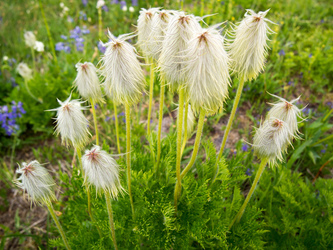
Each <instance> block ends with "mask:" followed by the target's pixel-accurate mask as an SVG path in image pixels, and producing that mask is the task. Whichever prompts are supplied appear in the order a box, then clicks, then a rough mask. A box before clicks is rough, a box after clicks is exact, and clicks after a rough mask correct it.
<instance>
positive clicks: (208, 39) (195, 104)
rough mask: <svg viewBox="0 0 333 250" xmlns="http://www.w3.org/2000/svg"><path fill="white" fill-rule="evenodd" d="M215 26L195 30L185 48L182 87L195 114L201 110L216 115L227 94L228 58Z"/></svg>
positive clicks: (222, 39) (228, 82)
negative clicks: (183, 83)
mask: <svg viewBox="0 0 333 250" xmlns="http://www.w3.org/2000/svg"><path fill="white" fill-rule="evenodd" d="M218 26H219V25H215V26H212V27H209V28H208V29H201V30H200V31H199V32H197V33H196V34H195V36H194V38H193V39H191V40H190V41H189V43H188V48H187V50H186V51H185V55H184V75H185V76H186V84H185V89H186V93H187V95H188V98H189V100H190V102H191V105H192V108H193V111H194V113H199V112H200V110H201V109H204V110H205V111H206V112H207V114H208V115H212V114H215V113H216V112H217V111H218V110H219V109H220V108H222V107H223V102H224V100H225V98H226V97H227V96H228V86H230V76H229V70H228V68H229V67H228V66H229V65H228V61H229V59H228V54H227V52H226V51H225V50H224V44H223V43H224V38H223V37H222V35H221V34H220V33H219V31H218V30H217V29H216V28H217V27H218Z"/></svg>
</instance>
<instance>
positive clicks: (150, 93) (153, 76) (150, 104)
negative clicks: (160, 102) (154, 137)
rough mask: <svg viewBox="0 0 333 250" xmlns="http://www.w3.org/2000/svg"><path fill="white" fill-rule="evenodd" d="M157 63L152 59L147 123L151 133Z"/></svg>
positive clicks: (148, 130)
mask: <svg viewBox="0 0 333 250" xmlns="http://www.w3.org/2000/svg"><path fill="white" fill-rule="evenodd" d="M154 71H155V65H154V61H153V59H152V62H151V66H150V85H149V107H148V124H147V132H148V135H149V134H150V119H151V109H152V105H153V92H154V78H155V72H154Z"/></svg>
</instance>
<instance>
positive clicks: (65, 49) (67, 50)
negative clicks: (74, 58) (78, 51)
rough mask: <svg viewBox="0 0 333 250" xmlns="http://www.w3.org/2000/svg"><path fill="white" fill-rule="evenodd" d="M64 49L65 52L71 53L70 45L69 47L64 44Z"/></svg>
mask: <svg viewBox="0 0 333 250" xmlns="http://www.w3.org/2000/svg"><path fill="white" fill-rule="evenodd" d="M64 51H65V52H66V53H68V54H69V53H71V47H69V46H68V45H67V46H65V47H64Z"/></svg>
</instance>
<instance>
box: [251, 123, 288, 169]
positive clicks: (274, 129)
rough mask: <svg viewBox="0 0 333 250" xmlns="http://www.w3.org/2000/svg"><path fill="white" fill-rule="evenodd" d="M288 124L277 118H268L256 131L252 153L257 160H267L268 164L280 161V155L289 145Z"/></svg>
mask: <svg viewBox="0 0 333 250" xmlns="http://www.w3.org/2000/svg"><path fill="white" fill-rule="evenodd" d="M291 136H292V134H291V133H290V129H289V127H288V124H287V123H285V122H284V121H282V120H279V119H277V118H269V119H267V120H265V121H264V123H262V124H261V125H260V127H259V128H258V129H257V131H256V134H255V136H254V139H253V148H254V153H255V154H256V155H257V156H258V157H259V158H268V160H269V162H270V163H273V164H274V163H275V161H276V159H278V160H280V161H282V160H283V158H282V153H283V152H284V151H286V149H287V147H288V145H289V144H291V139H290V138H291Z"/></svg>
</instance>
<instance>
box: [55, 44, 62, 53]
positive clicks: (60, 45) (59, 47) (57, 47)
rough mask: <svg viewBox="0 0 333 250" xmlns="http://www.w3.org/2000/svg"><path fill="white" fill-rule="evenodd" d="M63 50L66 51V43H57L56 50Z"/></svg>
mask: <svg viewBox="0 0 333 250" xmlns="http://www.w3.org/2000/svg"><path fill="white" fill-rule="evenodd" d="M63 49H64V43H63V42H59V43H56V45H55V50H56V51H61V50H63Z"/></svg>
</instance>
